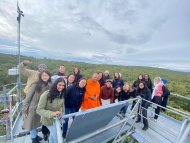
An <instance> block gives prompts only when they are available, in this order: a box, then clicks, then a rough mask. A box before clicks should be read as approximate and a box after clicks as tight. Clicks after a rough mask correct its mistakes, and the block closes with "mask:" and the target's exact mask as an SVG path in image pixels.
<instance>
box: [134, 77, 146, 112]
mask: <svg viewBox="0 0 190 143" xmlns="http://www.w3.org/2000/svg"><path fill="white" fill-rule="evenodd" d="M141 81H144V76H143V75H142V74H139V75H138V79H137V80H135V81H134V83H133V85H132V88H133V94H134V95H135V94H136V91H137V88H138V85H139V82H141ZM135 103H136V101H133V104H132V106H131V110H132V109H133V107H134V105H135Z"/></svg>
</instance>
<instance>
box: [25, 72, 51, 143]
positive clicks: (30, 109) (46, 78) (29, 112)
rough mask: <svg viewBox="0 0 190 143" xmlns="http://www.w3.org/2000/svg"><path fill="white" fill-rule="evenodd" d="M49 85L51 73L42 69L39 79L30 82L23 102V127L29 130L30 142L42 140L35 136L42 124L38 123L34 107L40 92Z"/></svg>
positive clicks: (34, 142)
mask: <svg viewBox="0 0 190 143" xmlns="http://www.w3.org/2000/svg"><path fill="white" fill-rule="evenodd" d="M50 85H51V74H50V73H49V72H48V71H42V72H41V73H40V74H39V80H38V81H37V82H36V83H34V84H32V86H31V87H30V89H29V91H28V92H27V94H26V98H25V100H24V102H23V107H22V115H23V117H24V124H23V127H24V128H25V129H27V130H29V131H30V135H31V138H32V143H39V141H40V140H42V138H41V137H39V136H37V133H36V129H37V128H38V127H40V126H41V125H42V124H41V123H40V116H39V115H38V114H37V113H36V108H37V105H38V102H39V99H40V96H41V94H42V93H43V92H44V91H46V90H48V89H49V87H50ZM34 119H35V120H34Z"/></svg>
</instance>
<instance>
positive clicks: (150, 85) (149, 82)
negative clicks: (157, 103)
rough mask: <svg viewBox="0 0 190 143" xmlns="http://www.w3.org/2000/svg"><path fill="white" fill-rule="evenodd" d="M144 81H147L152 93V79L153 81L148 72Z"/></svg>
mask: <svg viewBox="0 0 190 143" xmlns="http://www.w3.org/2000/svg"><path fill="white" fill-rule="evenodd" d="M144 82H145V83H146V86H147V87H148V89H149V90H150V92H151V93H152V81H151V79H150V76H149V75H148V74H145V75H144Z"/></svg>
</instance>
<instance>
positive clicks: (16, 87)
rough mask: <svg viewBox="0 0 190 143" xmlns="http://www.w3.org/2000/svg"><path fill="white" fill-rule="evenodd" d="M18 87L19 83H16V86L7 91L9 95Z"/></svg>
mask: <svg viewBox="0 0 190 143" xmlns="http://www.w3.org/2000/svg"><path fill="white" fill-rule="evenodd" d="M17 87H18V85H16V86H15V87H13V88H12V89H11V90H10V91H9V92H8V93H7V95H8V96H9V95H10V94H11V93H12V92H13V91H14V90H15V89H16V88H17Z"/></svg>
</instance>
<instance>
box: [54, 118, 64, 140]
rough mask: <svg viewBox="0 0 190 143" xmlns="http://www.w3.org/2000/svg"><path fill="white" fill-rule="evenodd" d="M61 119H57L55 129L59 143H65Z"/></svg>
mask: <svg viewBox="0 0 190 143" xmlns="http://www.w3.org/2000/svg"><path fill="white" fill-rule="evenodd" d="M60 125H61V124H60V120H59V117H55V129H56V134H57V143H63V137H62V131H61V127H60Z"/></svg>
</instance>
